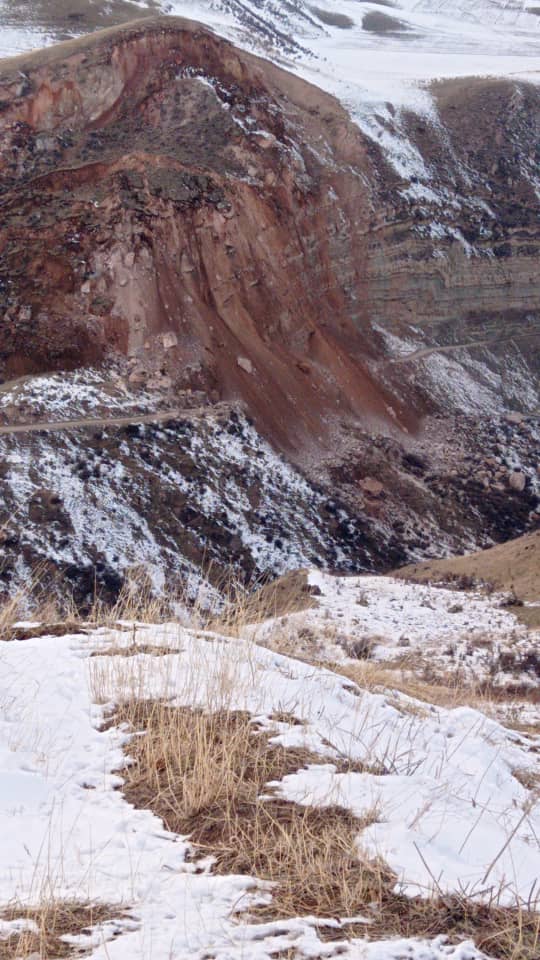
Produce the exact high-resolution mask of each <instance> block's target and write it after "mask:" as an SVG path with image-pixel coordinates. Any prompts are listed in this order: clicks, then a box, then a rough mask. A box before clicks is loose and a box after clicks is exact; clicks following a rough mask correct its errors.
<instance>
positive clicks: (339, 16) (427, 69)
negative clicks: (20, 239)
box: [0, 0, 540, 125]
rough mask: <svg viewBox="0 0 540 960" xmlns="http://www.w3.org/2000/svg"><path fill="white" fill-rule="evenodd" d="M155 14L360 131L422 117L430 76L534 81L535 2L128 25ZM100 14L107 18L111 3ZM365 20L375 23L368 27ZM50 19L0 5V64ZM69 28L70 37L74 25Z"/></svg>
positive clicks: (339, 5)
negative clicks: (212, 34) (245, 54)
mask: <svg viewBox="0 0 540 960" xmlns="http://www.w3.org/2000/svg"><path fill="white" fill-rule="evenodd" d="M156 6H158V7H161V9H162V10H163V12H164V13H171V14H177V15H180V16H187V17H190V18H192V19H195V20H199V21H201V22H202V23H205V24H207V25H208V26H211V27H212V28H213V29H214V30H216V31H217V32H218V33H220V34H222V35H224V36H227V37H229V38H230V39H232V40H234V42H235V43H238V44H239V45H240V46H244V47H246V48H249V49H251V50H253V51H255V52H256V53H260V54H262V55H263V56H267V57H270V58H271V59H273V60H275V61H276V62H279V63H282V64H284V65H285V66H287V67H288V68H289V69H293V70H294V71H295V72H298V73H300V74H302V75H304V76H305V77H306V79H309V80H311V81H312V82H314V83H316V84H317V86H320V87H323V88H324V89H326V90H329V91H330V92H331V93H336V94H337V95H338V96H339V97H340V99H341V100H343V101H344V102H345V103H346V104H347V105H348V106H349V107H350V108H351V110H352V112H353V113H354V114H355V115H357V117H358V119H359V120H363V121H364V122H365V123H366V124H368V125H369V119H368V118H369V116H372V111H373V108H374V107H376V108H377V109H380V108H381V107H382V106H383V105H384V104H385V103H387V102H390V103H392V104H394V105H395V106H408V107H412V108H413V109H416V110H418V111H419V112H428V113H429V112H431V111H432V104H431V99H430V97H429V95H428V94H427V92H426V91H425V90H424V89H422V85H423V84H424V83H425V82H428V81H430V80H432V79H433V78H441V77H456V76H470V75H493V76H520V77H522V78H524V79H528V80H532V81H535V80H537V79H538V77H539V71H540V17H539V16H538V15H537V14H536V13H534V10H535V9H536V10H537V9H538V8H537V5H536V4H535V2H534V0H511V2H508V0H394V2H392V3H391V4H389V5H388V6H387V5H381V4H379V3H377V2H372V3H370V2H365V3H358V2H357V0H320V2H319V3H317V4H312V3H308V2H307V0H294V2H293V3H290V2H284V0H264V2H263V3H261V2H258V0H245V2H244V0H243V2H239V0H159V3H155V2H152V3H146V2H145V0H140V2H139V3H133V11H134V17H136V16H137V7H139V8H143V9H144V8H149V7H150V8H151V9H154V10H155V9H156ZM21 10H22V11H23V12H22V15H21ZM104 12H106V13H107V14H108V15H110V13H111V12H113V13H114V0H112V2H111V3H110V4H107V6H106V9H105V11H104ZM374 14H375V15H376V16H377V17H379V18H381V20H380V22H379V23H377V21H375V23H373V22H370V17H371V18H372V17H373V15H374ZM384 18H387V20H386V23H385V22H384ZM388 18H392V20H393V21H395V22H394V23H391V22H389V21H388ZM49 20H50V23H51V26H52V25H54V13H50V14H48V15H47V16H45V17H44V15H43V10H39V9H38V10H37V11H34V12H32V11H28V10H27V7H26V6H25V7H24V8H23V7H22V5H21V4H20V3H17V0H0V23H3V24H4V29H3V30H2V34H1V37H0V56H9V55H12V54H14V53H18V52H20V51H21V50H25V49H32V48H33V47H35V46H40V45H46V44H48V43H50V42H52V41H53V39H54V30H53V29H50V30H49V32H48V33H47V32H46V31H45V30H44V29H43V27H42V26H40V24H43V22H44V21H47V22H48V21H49ZM333 21H335V22H333ZM69 29H70V30H72V32H73V33H74V34H76V33H77V26H76V24H74V25H73V26H72V27H71V28H69ZM63 33H65V24H64V25H63Z"/></svg>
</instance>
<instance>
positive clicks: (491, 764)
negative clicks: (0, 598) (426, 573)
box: [0, 574, 540, 960]
mask: <svg viewBox="0 0 540 960" xmlns="http://www.w3.org/2000/svg"><path fill="white" fill-rule="evenodd" d="M311 576H312V579H313V583H315V582H317V583H320V585H321V589H322V590H323V598H322V601H321V602H322V603H323V610H324V611H325V621H326V624H327V626H331V625H332V624H333V625H334V626H336V625H337V624H339V623H340V621H341V622H344V621H342V616H343V613H344V612H347V610H348V612H349V613H351V610H352V604H353V599H352V598H353V594H356V599H358V598H360V600H361V601H362V602H361V603H360V605H359V606H358V610H360V612H361V614H362V617H364V619H369V610H370V609H371V610H372V611H374V616H373V617H372V620H373V628H374V629H377V630H378V631H379V633H380V634H381V637H382V638H384V636H385V635H386V638H387V639H388V640H391V639H392V636H394V634H395V633H396V625H395V619H396V615H397V618H398V619H399V618H400V617H401V619H402V622H403V626H404V628H406V629H407V630H411V629H412V631H413V633H412V634H411V636H412V635H413V634H414V631H415V629H418V625H419V624H420V621H421V620H422V618H423V621H424V627H426V626H427V624H428V622H429V623H430V630H431V637H432V639H433V640H434V639H435V637H436V634H437V630H438V629H440V630H442V631H443V632H444V631H446V629H447V624H446V621H448V620H451V621H452V623H453V624H454V625H456V626H457V623H456V618H454V619H453V620H452V614H451V613H449V611H448V610H447V601H448V597H447V591H440V596H437V593H438V591H437V590H435V589H433V588H426V587H411V586H408V585H403V584H402V585H399V584H397V583H393V582H392V581H385V580H384V578H383V579H380V580H378V581H375V580H372V579H369V578H368V579H367V580H366V581H364V579H363V578H356V579H353V580H350V581H349V582H348V584H347V585H344V584H343V583H340V582H339V581H336V582H334V584H332V582H331V581H330V580H329V579H328V578H326V579H321V578H320V577H319V578H318V577H317V575H316V574H312V575H311ZM364 590H365V594H364ZM366 596H368V597H369V601H368V604H369V605H368V607H366V606H365V598H366ZM460 602H461V606H462V609H463V611H464V614H463V617H461V627H462V628H463V627H464V624H463V620H464V618H466V616H468V617H469V619H470V620H476V619H478V620H480V619H482V617H483V618H484V626H485V627H486V628H487V629H489V628H490V625H491V624H492V623H495V621H496V619H497V618H496V611H495V605H494V604H491V601H486V602H484V604H483V606H482V603H481V602H480V600H479V599H478V598H476V599H472V600H471V599H470V598H469V597H468V596H467V595H462V596H461V599H460ZM398 608H399V609H398ZM490 610H491V613H492V617H491V621H490V617H489V611H490ZM505 616H506V617H508V615H507V614H506V615H505ZM457 619H458V620H459V619H460V618H459V617H458V618H457ZM508 619H510V618H508ZM495 625H496V624H495ZM506 626H508V623H507V624H506ZM454 629H455V627H454ZM471 696H472V695H471ZM134 698H135V699H136V700H137V702H138V703H141V702H143V703H144V702H148V700H150V701H151V702H154V703H155V704H156V709H157V704H158V702H159V701H160V698H167V703H168V704H169V707H170V708H171V710H173V709H174V708H177V709H178V710H180V711H182V710H184V711H185V710H186V709H188V710H191V711H195V712H193V713H191V714H190V716H191V717H192V718H193V724H195V725H196V723H197V722H198V721H197V720H196V717H197V716H199V717H200V714H199V713H197V712H196V711H210V712H213V714H214V715H217V716H219V718H220V719H219V723H220V725H221V727H222V728H223V729H225V725H226V723H227V720H226V718H227V717H231V716H234V717H237V718H238V716H240V715H241V716H244V717H246V718H247V721H246V722H247V723H248V724H249V725H251V726H250V730H251V732H250V733H249V737H250V738H251V739H250V742H251V741H256V740H257V738H261V737H266V738H268V749H270V751H271V750H272V749H274V748H277V747H279V748H280V749H281V750H282V751H284V752H285V753H286V752H287V751H296V753H292V754H290V756H291V757H294V756H296V757H297V758H298V759H297V761H296V765H294V764H293V767H292V772H289V773H288V775H286V776H284V777H282V778H280V779H279V782H276V783H273V784H271V785H270V786H267V787H266V790H263V792H264V794H265V796H264V798H262V799H261V800H260V801H259V802H261V803H262V804H263V805H264V803H265V802H267V801H270V802H271V800H272V798H271V797H270V796H268V795H267V794H272V795H273V796H274V797H278V798H281V801H279V800H278V801H277V802H281V803H282V807H281V808H280V809H282V810H284V811H286V810H287V809H292V805H293V804H294V809H295V810H296V811H298V810H302V809H303V808H306V809H310V810H313V809H315V810H319V811H321V812H322V811H327V812H328V811H330V813H327V815H328V816H330V817H331V816H332V814H331V811H332V810H334V811H335V810H336V809H337V807H339V808H340V809H341V811H342V813H341V814H339V816H343V815H344V814H343V811H348V814H347V815H350V816H353V817H357V818H358V823H359V824H360V823H364V828H363V829H360V827H359V828H358V836H357V838H356V853H355V855H354V856H355V857H357V858H358V862H364V863H366V864H369V863H371V864H372V863H374V862H375V860H374V859H373V858H375V857H377V856H379V857H382V858H383V860H384V861H385V863H386V864H388V866H389V867H390V868H391V870H392V871H393V873H392V876H393V878H394V879H393V880H392V884H393V888H392V887H390V888H388V889H387V891H386V893H385V899H384V900H383V903H382V904H381V903H377V902H373V901H372V902H369V903H366V902H364V903H360V902H359V903H357V904H356V910H357V912H356V914H355V915H352V916H350V917H347V918H346V917H343V916H340V915H337V914H336V913H335V912H333V913H332V915H331V916H327V915H321V914H320V913H319V914H317V916H304V915H298V916H293V915H291V914H290V913H289V914H288V915H286V916H279V911H277V908H276V911H275V912H274V914H272V912H271V907H270V906H269V904H270V903H271V894H272V890H273V886H272V885H271V884H270V885H269V884H268V883H265V882H261V880H260V878H257V871H256V870H255V869H251V870H250V869H249V868H248V869H246V868H244V869H243V870H241V871H239V872H238V873H236V874H234V873H231V872H226V871H223V870H221V871H220V870H218V869H216V865H215V860H214V859H213V856H212V853H213V851H212V850H206V851H205V852H206V856H205V857H204V858H203V859H201V852H200V851H199V852H197V851H196V848H195V847H194V844H193V842H192V839H191V838H190V836H185V835H178V834H177V833H174V832H172V831H171V830H166V829H164V826H163V824H162V822H161V820H160V819H159V817H158V816H157V815H156V812H155V804H156V803H157V802H158V799H157V798H156V797H154V796H153V794H149V795H148V797H147V800H146V801H145V803H144V804H142V806H143V807H144V809H136V807H135V806H133V805H132V804H131V803H130V802H128V800H127V799H126V797H125V796H124V785H125V781H126V778H128V779H129V773H128V772H127V771H126V769H125V755H126V754H127V755H129V754H130V753H131V754H132V753H133V751H135V750H136V749H137V742H139V743H140V737H135V738H133V737H132V731H130V730H129V728H128V727H127V726H125V725H124V726H122V725H119V721H117V722H115V721H114V720H113V721H112V722H111V721H109V722H107V723H106V724H105V725H103V722H104V720H106V719H107V718H108V717H110V715H111V710H113V709H114V707H115V705H116V706H118V704H121V703H122V702H123V701H126V700H127V701H130V702H132V701H133V699H134ZM161 702H162V703H163V700H162V699H161ZM0 704H1V705H2V717H1V721H0V798H1V800H0V845H1V849H2V857H1V861H0V906H2V905H3V904H7V903H8V902H13V901H14V900H15V901H18V902H20V903H21V904H22V905H23V908H24V905H25V904H34V905H36V906H39V904H40V902H41V898H42V897H43V896H44V894H46V895H47V896H48V897H49V898H56V900H57V901H58V902H62V901H65V900H69V899H72V900H73V899H78V900H79V901H83V902H86V901H98V902H103V903H105V904H107V905H108V906H109V909H110V912H111V916H112V918H113V919H112V920H109V921H108V922H107V923H105V924H103V925H102V926H101V928H99V929H97V930H94V931H93V932H92V931H89V930H88V929H85V930H84V931H83V932H82V933H81V934H80V935H79V936H77V937H76V938H73V939H72V942H73V943H74V945H75V946H77V947H82V948H85V949H86V950H88V951H89V954H90V955H91V957H92V958H93V960H124V958H125V960H127V958H129V960H165V958H167V957H169V958H171V957H174V958H175V960H188V958H189V960H203V958H207V960H209V958H210V957H211V958H212V960H246V958H248V957H249V958H250V960H270V958H277V957H283V958H285V957H288V958H292V957H294V958H296V960H300V958H307V957H311V958H330V957H337V956H340V957H344V958H351V960H400V958H405V957H407V958H409V960H482V958H485V957H486V956H492V957H497V958H498V957H501V960H502V958H503V956H504V958H505V960H506V958H508V957H510V956H512V957H514V956H515V957H518V956H519V957H520V958H521V957H523V958H527V960H529V958H532V957H533V956H537V954H534V953H533V952H530V949H529V952H525V948H524V950H523V951H522V952H520V953H519V954H511V953H510V952H504V954H503V952H502V951H501V952H498V949H493V950H489V949H487V947H486V949H485V950H482V951H480V949H477V948H476V947H475V946H474V944H473V942H471V939H469V938H468V937H467V938H466V937H464V936H463V935H462V936H458V935H456V934H455V932H453V935H452V937H451V939H448V937H447V936H446V934H447V933H448V932H450V930H449V928H448V927H446V926H445V922H444V920H442V921H441V919H440V918H439V920H438V921H437V922H435V924H434V923H433V922H432V921H430V922H428V923H427V927H426V932H425V935H418V936H410V935H402V936H395V935H394V934H392V935H389V934H385V933H384V924H385V918H387V923H388V930H389V931H391V929H392V928H391V923H390V918H391V912H392V901H393V898H402V899H401V900H399V902H400V904H401V909H402V910H403V911H405V912H406V911H407V903H408V902H410V903H412V902H413V901H412V899H410V898H415V897H416V898H417V900H418V902H423V901H424V900H425V898H429V897H430V896H431V895H432V894H433V893H435V894H437V895H439V896H442V897H443V898H444V897H447V898H451V897H454V896H457V895H459V896H460V897H463V896H467V897H474V898H475V899H476V901H477V903H484V904H485V903H491V905H492V907H493V904H494V902H496V903H497V904H498V905H499V907H500V908H504V909H507V910H508V911H509V912H508V913H505V914H504V922H505V923H508V925H509V929H510V930H512V929H513V928H512V924H513V923H515V917H516V916H517V914H513V913H512V912H511V910H512V908H513V907H514V906H515V905H516V904H517V903H521V904H523V903H528V904H529V907H531V906H533V905H534V902H535V898H534V890H535V885H536V883H537V877H538V874H539V871H540V847H539V842H538V837H539V835H540V810H539V805H538V800H539V797H538V792H537V791H536V792H535V789H534V784H535V783H536V784H537V783H538V776H539V772H540V771H539V766H538V738H537V737H536V736H531V735H527V736H525V735H523V734H521V733H519V732H516V730H512V729H509V728H506V727H504V726H501V725H500V723H499V722H497V721H496V720H494V719H492V718H490V717H488V716H487V715H486V714H485V713H484V712H481V711H480V710H478V709H475V708H474V706H459V707H457V708H455V709H446V708H443V707H441V706H435V705H431V704H428V703H426V702H420V701H419V700H415V699H414V698H412V697H410V696H406V695H404V694H402V693H400V692H399V691H397V690H389V689H387V690H384V689H381V690H379V691H377V692H373V691H371V692H369V691H368V690H367V689H366V688H365V687H363V686H362V685H356V684H355V683H354V682H351V680H350V679H349V678H348V677H347V676H343V675H340V672H339V668H337V669H336V670H335V671H331V670H326V669H322V668H320V667H316V666H314V665H313V664H312V663H309V662H301V661H300V660H297V659H293V658H291V657H288V656H284V655H281V654H279V653H277V652H276V651H275V650H274V649H272V647H271V646H270V648H268V647H266V648H265V647H262V646H258V645H255V644H253V643H252V642H250V641H249V640H246V639H245V638H244V639H242V638H240V639H232V638H230V637H227V636H222V635H219V634H217V633H210V632H201V631H199V630H194V629H189V628H187V627H179V626H178V625H177V624H174V623H170V624H165V625H162V626H150V625H146V626H145V625H143V624H138V625H137V624H132V625H128V624H123V625H121V626H119V628H118V629H108V628H107V629H106V628H102V629H100V630H97V631H96V630H95V631H94V632H91V633H80V634H70V635H65V636H42V637H41V638H40V639H30V640H26V641H23V642H20V643H17V642H2V643H0ZM161 709H163V707H162V708H161ZM165 709H168V708H165ZM516 709H517V711H518V714H519V709H520V705H519V704H517V706H516ZM535 709H536V715H535V716H534V717H533V716H532V714H531V716H530V723H531V725H532V726H534V724H537V723H538V711H537V708H534V707H531V710H532V711H533V713H534V710H535ZM239 711H241V712H242V714H239ZM203 715H204V714H203ZM522 718H523V717H521V719H522ZM139 729H140V728H139ZM140 736H143V734H142V732H141V734H140ZM156 749H159V743H158V742H157V741H156ZM299 751H304V757H307V758H308V759H307V760H306V761H305V762H302V759H301V757H302V754H301V753H300V752H299ZM306 751H307V753H306ZM138 756H139V754H138ZM180 801H181V798H180V797H179V798H178V802H179V803H180ZM283 805H284V806H283ZM288 805H290V807H289V806H288ZM336 805H337V806H336ZM202 815H206V813H203V814H202ZM209 815H210V814H209ZM246 816H248V814H247V813H246ZM336 816H338V814H336ZM284 822H285V821H284ZM195 828H196V821H195V820H193V829H195ZM284 829H285V830H286V827H284ZM381 869H382V868H381ZM381 876H382V874H381ZM445 903H446V904H447V908H448V911H451V904H452V903H454V908H455V906H456V902H455V901H452V900H451V899H447V900H446V901H445ZM257 904H259V905H261V904H264V905H266V906H265V909H267V910H268V909H269V910H270V913H267V914H266V920H265V921H264V922H260V920H258V919H257V917H256V914H255V915H254V914H253V912H251V915H246V910H248V909H249V910H251V911H253V909H254V907H255V906H256V905H257ZM490 909H491V908H490ZM490 916H491V915H490V914H489V912H488V913H487V914H486V916H485V925H484V926H479V927H478V928H477V929H476V935H474V939H475V940H476V941H477V945H478V944H479V943H480V944H482V945H484V944H486V943H487V942H488V941H490V940H493V941H494V942H497V943H498V944H499V945H500V943H501V942H502V941H501V940H500V938H499V939H498V940H497V941H496V940H495V936H487V933H488V924H489V923H490V922H491V919H490ZM521 916H522V921H521V922H522V923H523V924H524V925H525V924H526V915H525V913H524V914H522V915H521ZM1 917H2V914H1V913H0V941H1V940H2V938H3V939H4V940H6V939H7V938H9V937H10V936H13V937H14V938H15V937H16V931H17V930H18V929H19V930H20V928H21V925H23V926H24V923H25V922H26V923H28V924H29V925H30V928H31V929H32V922H33V921H28V920H26V921H25V919H24V909H23V915H22V918H21V917H19V918H18V919H17V920H16V921H14V920H13V919H12V920H11V921H10V920H5V919H4V920H2V919H1ZM451 919H452V918H451V914H450V912H449V914H448V922H450V921H451ZM345 920H346V921H348V933H347V932H341V927H342V926H344V921H345ZM17 924H18V925H19V926H18V927H17ZM427 928H429V929H430V930H431V931H432V932H431V933H428V932H427ZM471 929H473V930H474V928H471ZM516 929H517V927H516ZM523 929H524V930H525V926H524V927H523ZM351 931H353V932H351ZM381 931H382V932H381ZM328 932H330V933H331V936H329V935H328ZM525 935H526V934H525V933H524V936H525ZM527 935H528V934H527ZM486 937H487V940H486ZM531 942H532V941H529V940H527V944H528V945H529V947H530V943H531ZM532 949H534V947H533V948H532ZM11 955H12V954H8V956H11ZM62 955H64V954H62ZM13 956H15V953H13ZM25 956H26V954H25Z"/></svg>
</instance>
